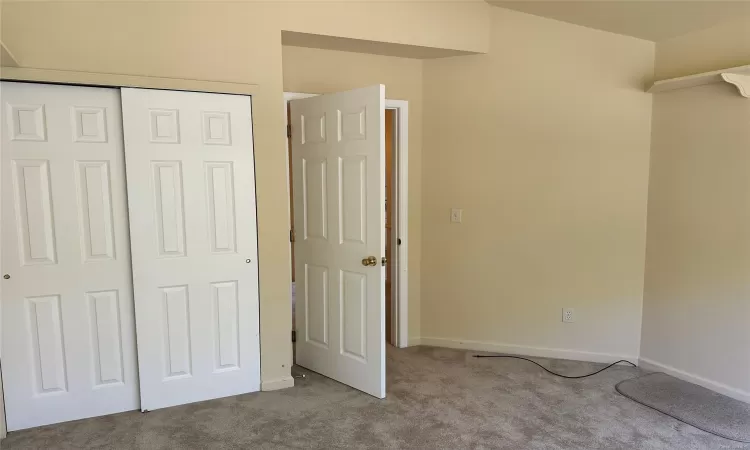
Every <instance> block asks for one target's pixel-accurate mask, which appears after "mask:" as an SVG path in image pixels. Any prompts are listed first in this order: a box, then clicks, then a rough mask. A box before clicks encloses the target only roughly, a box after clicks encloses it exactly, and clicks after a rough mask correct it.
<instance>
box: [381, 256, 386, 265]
mask: <svg viewBox="0 0 750 450" xmlns="http://www.w3.org/2000/svg"><path fill="white" fill-rule="evenodd" d="M380 262H381V264H382V265H383V267H385V265H386V264H388V258H386V257H385V256H383V259H381V260H380Z"/></svg>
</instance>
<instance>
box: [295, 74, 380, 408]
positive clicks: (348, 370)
mask: <svg viewBox="0 0 750 450" xmlns="http://www.w3.org/2000/svg"><path fill="white" fill-rule="evenodd" d="M291 109H292V170H293V177H294V183H293V186H294V211H295V217H294V229H295V234H296V239H295V243H294V252H295V264H296V274H297V278H296V283H297V286H296V292H297V302H296V303H297V306H296V314H297V317H296V323H297V330H298V332H297V348H296V352H297V364H299V365H301V366H303V367H307V368H308V369H310V370H313V371H315V372H318V373H321V374H323V375H325V376H327V377H330V378H333V379H334V380H337V381H340V382H342V383H345V384H348V385H349V386H352V387H354V388H357V389H359V390H361V391H364V392H366V393H368V394H370V395H373V396H375V397H378V398H384V397H385V267H383V265H382V264H381V258H382V257H384V256H385V128H384V123H385V86H382V85H378V86H372V87H367V88H362V89H356V90H353V91H348V92H341V93H336V94H326V95H320V96H317V97H312V98H307V99H301V100H293V101H292V102H291ZM368 257H373V258H372V259H373V260H374V265H368V266H365V265H364V261H363V260H364V259H366V258H368Z"/></svg>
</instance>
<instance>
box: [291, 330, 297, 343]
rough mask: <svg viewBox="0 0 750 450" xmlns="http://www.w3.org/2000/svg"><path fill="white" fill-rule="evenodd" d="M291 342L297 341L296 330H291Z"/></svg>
mask: <svg viewBox="0 0 750 450" xmlns="http://www.w3.org/2000/svg"><path fill="white" fill-rule="evenodd" d="M292 342H297V332H296V331H294V330H292Z"/></svg>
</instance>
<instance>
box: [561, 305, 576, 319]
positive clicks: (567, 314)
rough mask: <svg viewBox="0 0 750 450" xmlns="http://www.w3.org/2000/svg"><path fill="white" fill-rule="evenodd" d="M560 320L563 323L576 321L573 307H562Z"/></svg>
mask: <svg viewBox="0 0 750 450" xmlns="http://www.w3.org/2000/svg"><path fill="white" fill-rule="evenodd" d="M562 321H563V322H565V323H573V322H575V321H576V310H575V309H573V308H563V310H562Z"/></svg>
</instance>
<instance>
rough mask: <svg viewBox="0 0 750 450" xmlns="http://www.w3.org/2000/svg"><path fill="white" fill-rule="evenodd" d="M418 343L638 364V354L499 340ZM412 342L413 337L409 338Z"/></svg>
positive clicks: (441, 340) (598, 361)
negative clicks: (538, 345) (624, 361)
mask: <svg viewBox="0 0 750 450" xmlns="http://www.w3.org/2000/svg"><path fill="white" fill-rule="evenodd" d="M419 341H420V344H418V345H431V346H434V347H447V348H458V349H464V350H476V351H481V352H493V353H508V354H511V355H524V356H536V357H539V358H556V359H572V360H575V361H588V362H597V363H613V362H615V361H617V360H620V359H625V360H628V361H631V362H633V363H636V364H637V361H638V356H635V355H620V354H614V353H597V352H589V351H584V350H573V349H565V348H546V347H531V346H526V345H513V344H503V343H499V342H485V341H469V340H463V339H446V338H432V337H423V338H420V339H419ZM409 343H411V339H410V340H409Z"/></svg>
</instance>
